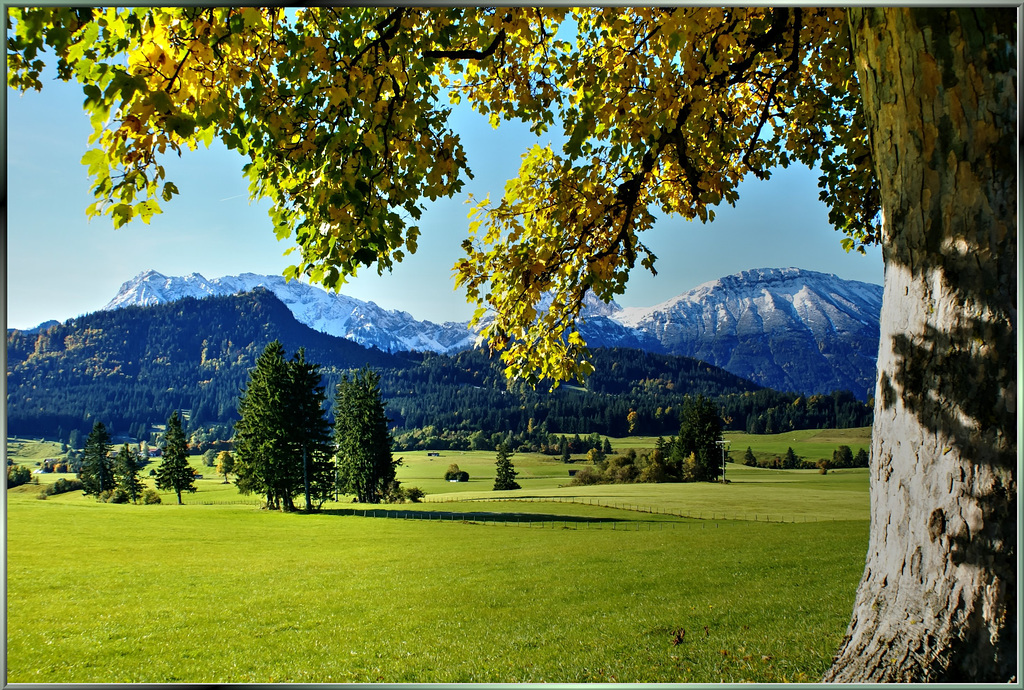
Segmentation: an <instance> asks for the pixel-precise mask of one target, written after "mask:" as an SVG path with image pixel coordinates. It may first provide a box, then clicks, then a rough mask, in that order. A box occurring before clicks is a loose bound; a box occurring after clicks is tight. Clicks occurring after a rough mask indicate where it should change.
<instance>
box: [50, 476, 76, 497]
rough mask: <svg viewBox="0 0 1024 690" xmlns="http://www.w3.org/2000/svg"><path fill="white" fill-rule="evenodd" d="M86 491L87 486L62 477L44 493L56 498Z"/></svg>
mask: <svg viewBox="0 0 1024 690" xmlns="http://www.w3.org/2000/svg"><path fill="white" fill-rule="evenodd" d="M84 489H85V485H84V484H83V483H82V482H81V481H79V480H78V479H65V478H64V477H61V478H60V479H58V480H57V481H55V482H54V483H53V484H51V485H50V486H48V487H46V489H45V490H44V491H43V493H45V494H46V495H47V496H56V495H57V494H66V493H67V492H69V491H82V490H84Z"/></svg>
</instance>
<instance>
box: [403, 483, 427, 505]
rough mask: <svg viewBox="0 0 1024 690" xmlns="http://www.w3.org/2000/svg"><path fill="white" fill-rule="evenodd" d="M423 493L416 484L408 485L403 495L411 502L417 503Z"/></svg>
mask: <svg viewBox="0 0 1024 690" xmlns="http://www.w3.org/2000/svg"><path fill="white" fill-rule="evenodd" d="M425 495H426V494H424V493H423V489H421V488H420V487H418V486H410V487H409V488H408V489H406V490H405V497H406V498H408V499H409V500H410V501H411V502H412V503H419V502H420V500H421V499H422V498H423V497H424V496H425Z"/></svg>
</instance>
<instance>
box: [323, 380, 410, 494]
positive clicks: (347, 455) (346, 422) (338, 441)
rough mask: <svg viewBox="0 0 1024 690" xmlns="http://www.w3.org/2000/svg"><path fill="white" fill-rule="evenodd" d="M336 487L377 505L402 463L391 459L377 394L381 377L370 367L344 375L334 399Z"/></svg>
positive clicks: (382, 413)
mask: <svg viewBox="0 0 1024 690" xmlns="http://www.w3.org/2000/svg"><path fill="white" fill-rule="evenodd" d="M334 419H335V423H334V441H335V445H337V448H338V451H337V452H338V455H337V463H338V488H339V490H340V491H343V492H344V493H351V494H355V496H356V499H357V500H358V501H359V502H360V503H379V502H380V500H381V498H383V496H384V492H385V491H386V489H387V486H388V484H390V483H391V482H392V481H393V480H394V478H395V468H396V467H397V466H398V465H399V463H400V462H401V460H395V459H393V458H392V456H391V445H392V438H391V432H390V431H389V430H388V421H389V420H388V418H387V416H386V415H385V413H384V402H383V400H382V399H381V393H380V376H379V375H378V374H376V373H375V372H373V371H371V370H370V369H369V368H363V369H362V370H361V371H359V372H357V373H356V374H355V376H354V378H352V379H349V378H348V376H347V375H345V376H343V377H342V379H341V382H340V383H339V384H338V389H337V394H336V395H335V399H334Z"/></svg>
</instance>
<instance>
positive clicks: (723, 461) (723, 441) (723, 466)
mask: <svg viewBox="0 0 1024 690" xmlns="http://www.w3.org/2000/svg"><path fill="white" fill-rule="evenodd" d="M715 443H717V444H718V445H720V446H721V447H722V483H723V484H725V447H726V446H727V445H729V444H730V443H732V441H725V440H722V441H715Z"/></svg>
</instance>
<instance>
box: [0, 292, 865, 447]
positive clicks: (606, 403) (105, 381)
mask: <svg viewBox="0 0 1024 690" xmlns="http://www.w3.org/2000/svg"><path fill="white" fill-rule="evenodd" d="M275 339H278V340H280V341H281V342H282V343H283V345H284V347H285V350H286V351H287V353H288V355H289V356H290V355H291V354H292V353H294V352H295V351H296V350H297V349H298V348H299V347H304V348H305V349H306V358H307V359H308V360H309V361H312V362H317V363H319V364H320V365H321V366H322V371H323V374H324V377H325V383H326V385H327V390H328V391H329V393H330V392H332V391H333V390H334V387H335V385H336V384H337V382H338V380H339V379H340V377H341V375H342V374H343V373H345V372H347V371H350V370H352V369H357V368H359V367H362V366H363V365H364V364H369V365H370V366H371V367H373V368H375V369H377V370H379V371H380V373H381V385H382V390H383V394H384V398H385V400H386V401H387V402H388V408H387V409H388V414H389V416H390V418H391V420H392V424H393V426H394V427H395V430H396V432H397V436H398V438H399V439H400V440H401V441H402V442H403V443H404V444H406V445H408V446H410V447H452V446H455V447H462V446H468V444H470V443H472V441H471V440H470V437H474V438H475V439H479V438H480V437H481V435H483V436H485V437H489V436H490V435H493V434H497V433H504V434H507V433H510V432H511V433H514V434H516V435H518V436H520V437H521V438H526V437H530V438H533V439H538V443H540V442H542V441H541V440H540V439H542V437H543V436H544V435H546V434H553V433H558V434H577V433H579V434H590V433H593V432H598V433H601V434H607V435H612V436H624V435H627V434H628V433H630V432H632V433H637V434H647V435H666V436H667V435H671V434H674V433H675V432H676V431H677V430H678V428H679V409H680V406H681V404H682V401H683V398H684V396H686V395H696V394H702V395H705V396H707V397H709V398H712V399H714V400H715V401H716V402H717V404H718V405H719V407H720V409H721V411H722V416H723V419H724V422H725V426H726V428H730V429H740V430H747V431H754V432H764V433H773V432H779V431H785V430H787V429H799V428H816V427H836V426H839V427H847V426H864V425H866V424H869V423H870V414H871V413H870V408H869V407H868V406H866V405H864V404H863V403H860V402H859V401H857V400H856V399H855V398H854V397H853V396H852V395H851V394H848V393H837V394H833V395H831V396H812V397H810V398H805V397H803V396H800V395H799V394H796V393H780V392H777V391H773V390H770V389H764V388H761V387H759V386H757V385H756V384H754V383H751V382H750V381H748V380H746V379H742V378H739V377H737V376H734V375H733V374H730V373H728V372H726V371H724V370H722V369H719V368H717V367H714V366H712V365H709V364H706V363H704V362H701V361H699V360H695V359H690V358H687V357H677V356H670V355H656V354H651V353H645V352H643V351H640V350H629V349H618V348H615V349H599V350H596V351H595V353H594V365H595V367H596V371H595V373H594V374H593V375H592V376H591V377H590V378H589V379H588V380H587V381H586V382H585V384H583V385H577V386H572V385H563V386H561V387H560V388H558V389H556V390H555V391H554V392H548V391H547V389H546V388H544V387H540V388H538V389H537V390H532V389H528V388H525V387H519V386H509V385H508V383H507V382H506V380H505V377H504V375H503V373H502V371H501V368H500V364H499V363H498V362H497V361H495V360H492V359H491V358H490V357H489V356H488V355H487V353H486V351H484V350H473V351H467V352H462V353H459V354H457V355H451V356H447V355H437V354H431V353H428V354H423V353H400V354H397V355H395V354H388V353H384V352H381V351H380V350H376V349H366V348H364V347H362V346H360V345H357V344H355V343H353V342H351V341H349V340H346V339H344V338H338V337H334V336H330V335H326V334H324V333H320V332H317V331H315V330H313V329H311V328H309V327H308V326H305V325H303V324H301V323H299V322H298V321H296V319H295V317H294V316H293V315H292V313H291V312H290V311H289V310H288V309H287V308H286V307H285V306H284V304H282V303H281V302H280V300H278V298H277V297H275V296H274V295H273V294H272V293H270V292H267V291H264V290H257V291H255V292H251V293H244V294H240V295H231V296H224V297H210V298H206V299H201V300H197V299H192V298H188V299H184V300H181V301H177V302H173V303H168V304H162V305H156V306H151V307H128V308H125V309H119V310H114V311H105V312H97V313H95V314H90V315H87V316H83V317H80V318H77V319H73V320H71V321H69V322H67V323H65V324H60V325H55V326H51V327H49V328H47V329H45V330H43V331H41V332H39V333H37V334H26V333H19V332H16V331H15V332H11V333H9V334H8V339H7V341H8V426H9V429H10V432H11V433H14V434H25V435H32V436H44V437H49V438H57V439H61V440H64V439H67V438H68V437H69V436H70V434H71V432H72V430H77V431H78V433H79V435H80V436H81V437H82V438H84V435H85V434H86V433H87V432H88V430H89V429H90V428H91V427H92V423H93V421H94V420H96V419H100V420H101V421H103V422H104V424H106V425H107V426H108V427H111V428H112V429H113V430H114V433H115V434H127V435H130V436H133V437H140V436H143V435H148V434H149V433H150V431H151V427H152V426H153V425H158V424H162V423H163V422H164V421H165V420H166V419H167V417H168V415H169V414H170V412H171V411H172V410H174V409H180V410H185V411H187V413H186V414H185V416H186V418H187V432H188V434H189V437H190V439H191V441H192V442H193V443H194V444H198V445H202V444H204V443H206V442H209V441H213V440H226V439H228V438H230V437H231V435H232V430H233V423H234V421H235V420H236V419H237V412H236V403H237V398H238V393H239V391H240V390H241V388H242V386H243V385H244V383H245V380H246V376H247V374H248V371H249V369H250V368H252V367H253V365H254V363H255V361H256V357H257V356H258V355H259V353H260V352H261V351H262V350H263V348H264V347H265V346H266V344H267V343H269V342H270V341H272V340H275ZM474 435H475V436H474Z"/></svg>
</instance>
